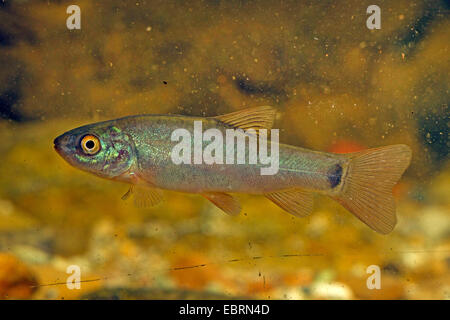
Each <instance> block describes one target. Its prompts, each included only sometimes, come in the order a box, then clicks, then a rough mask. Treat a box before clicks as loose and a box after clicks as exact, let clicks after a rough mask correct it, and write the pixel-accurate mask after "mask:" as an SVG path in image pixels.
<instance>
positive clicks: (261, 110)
mask: <svg viewBox="0 0 450 320" xmlns="http://www.w3.org/2000/svg"><path fill="white" fill-rule="evenodd" d="M275 115H276V110H275V109H274V108H272V107H270V106H262V107H255V108H248V109H244V110H240V111H236V112H232V113H228V114H223V115H220V116H216V117H215V118H216V119H217V120H219V121H222V122H223V123H226V124H228V125H230V126H232V127H235V128H240V129H243V130H247V129H254V130H256V131H258V130H259V129H267V130H270V129H271V128H272V125H273V122H274V120H275Z"/></svg>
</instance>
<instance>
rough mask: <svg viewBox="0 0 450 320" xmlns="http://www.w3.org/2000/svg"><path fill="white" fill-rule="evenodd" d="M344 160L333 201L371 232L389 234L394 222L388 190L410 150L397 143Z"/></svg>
mask: <svg viewBox="0 0 450 320" xmlns="http://www.w3.org/2000/svg"><path fill="white" fill-rule="evenodd" d="M348 157H349V158H350V163H349V166H348V170H347V174H346V177H345V179H344V182H343V187H342V191H341V192H340V193H339V194H338V195H336V196H333V198H334V199H335V200H337V201H338V202H339V203H340V204H342V205H343V206H344V207H345V208H346V209H348V210H349V211H350V212H351V213H353V214H354V215H355V216H356V217H358V218H359V219H360V220H361V221H362V222H364V223H365V224H367V225H368V226H369V227H370V228H372V229H373V230H375V231H377V232H379V233H383V234H387V233H389V232H391V231H392V230H393V229H394V226H395V224H396V223H397V217H396V215H395V201H394V197H393V195H392V188H393V187H394V185H395V184H396V183H397V182H398V180H399V179H400V177H401V176H402V174H403V172H404V171H405V170H406V168H407V167H408V166H409V163H410V161H411V149H410V148H409V147H408V146H406V145H403V144H398V145H392V146H386V147H381V148H376V149H369V150H364V151H361V152H355V153H350V154H348Z"/></svg>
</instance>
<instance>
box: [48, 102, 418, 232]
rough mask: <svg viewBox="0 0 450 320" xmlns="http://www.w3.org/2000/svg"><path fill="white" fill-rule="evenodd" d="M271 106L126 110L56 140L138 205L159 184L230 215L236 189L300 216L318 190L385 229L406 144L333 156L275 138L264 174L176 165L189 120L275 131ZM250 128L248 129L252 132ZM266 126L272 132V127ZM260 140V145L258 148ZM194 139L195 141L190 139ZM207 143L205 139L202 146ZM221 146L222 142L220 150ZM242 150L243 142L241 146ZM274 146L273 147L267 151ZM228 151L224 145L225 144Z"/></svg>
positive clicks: (72, 160)
mask: <svg viewBox="0 0 450 320" xmlns="http://www.w3.org/2000/svg"><path fill="white" fill-rule="evenodd" d="M275 116H276V109H275V108H273V107H271V106H260V107H252V108H247V109H243V110H239V111H235V112H232V113H228V114H222V115H218V116H213V117H195V116H183V115H156V114H143V115H132V116H127V117H123V118H119V119H114V120H109V121H103V122H97V123H92V124H88V125H85V126H81V127H78V128H75V129H73V130H70V131H68V132H65V133H63V134H62V135H60V136H58V137H57V138H55V140H54V148H55V150H56V152H57V153H58V154H59V155H60V156H61V157H62V158H63V159H64V160H65V161H66V162H68V163H69V164H70V165H72V166H74V167H76V168H78V169H81V170H83V171H86V172H89V173H92V174H94V175H96V176H99V177H101V178H106V179H110V180H114V181H120V182H125V183H127V184H129V189H128V191H127V192H126V193H125V194H124V195H123V197H122V199H127V198H129V197H130V196H133V197H134V202H135V204H136V205H138V206H153V205H156V204H158V203H160V202H161V201H162V200H163V199H164V196H163V190H173V191H179V192H186V193H194V194H200V195H202V196H203V197H205V198H206V199H208V200H209V201H210V202H211V203H213V204H214V205H215V206H217V207H218V208H220V209H221V210H222V211H224V212H225V213H227V214H229V215H237V214H239V213H240V212H241V204H240V202H239V201H238V200H237V198H236V196H235V195H234V194H235V193H246V194H259V195H263V196H265V197H266V198H267V199H269V200H270V201H272V202H273V203H274V204H276V205H277V206H279V207H280V208H282V209H283V210H284V211H286V212H288V213H290V214H292V215H294V216H297V217H305V216H308V215H309V214H310V213H311V212H312V211H313V196H314V194H315V193H319V194H324V195H326V196H328V197H330V198H332V199H334V200H335V201H337V202H338V203H340V204H341V205H342V206H343V207H344V208H346V209H347V210H348V211H350V212H351V213H352V214H353V215H354V216H356V217H357V218H358V219H359V220H361V221H362V222H364V223H365V224H366V225H367V226H369V227H370V228H371V229H373V230H375V231H376V232H378V233H381V234H388V233H390V232H391V231H392V230H393V229H394V227H395V225H396V223H397V218H396V205H395V199H394V196H393V194H392V189H393V187H394V186H395V185H396V184H397V182H398V181H399V179H400V178H401V176H402V175H403V173H404V171H405V170H406V169H407V168H408V166H409V164H410V161H411V157H412V151H411V149H410V148H409V147H408V146H407V145H404V144H396V145H389V146H383V147H377V148H372V149H367V150H362V151H358V152H351V153H346V154H336V153H329V152H321V151H313V150H309V149H305V148H301V147H297V146H292V145H287V144H282V143H278V142H277V141H276V142H272V140H270V141H269V139H268V138H267V145H268V147H267V148H269V146H270V147H272V146H274V144H275V143H276V144H277V148H278V149H276V150H277V151H278V170H277V172H276V173H275V174H271V175H263V174H261V171H260V170H261V168H263V167H267V165H264V164H262V163H260V162H257V163H249V162H246V163H241V164H229V163H219V162H218V163H204V162H203V163H178V164H177V163H174V161H173V150H174V148H175V146H176V145H177V143H179V141H174V139H173V132H174V131H175V130H176V129H178V128H184V129H185V130H187V132H190V133H194V134H193V135H191V138H190V139H194V135H195V132H194V131H195V123H200V124H201V125H202V128H203V129H205V130H208V129H215V130H218V132H220V133H222V134H223V135H224V136H225V135H226V131H227V130H230V129H235V130H238V131H244V130H246V131H245V134H246V135H248V137H251V136H256V137H258V136H259V137H262V136H263V135H262V133H263V132H265V130H266V131H267V130H273V129H272V126H273V123H274V120H275ZM252 130H253V131H252ZM270 132H272V131H270ZM261 141H263V142H264V140H261V139H260V140H258V142H259V144H258V148H261ZM189 143H190V144H191V145H194V141H190V142H189ZM206 145H208V143H207V142H205V141H204V142H203V145H202V147H205V146H206ZM226 147H227V146H224V148H226ZM245 148H246V149H245V152H246V156H248V154H249V148H250V147H249V145H246V146H245ZM270 150H272V149H270ZM224 152H226V150H224Z"/></svg>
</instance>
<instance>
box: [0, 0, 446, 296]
mask: <svg viewBox="0 0 450 320" xmlns="http://www.w3.org/2000/svg"><path fill="white" fill-rule="evenodd" d="M375 2H376V3H375ZM72 4H76V5H78V6H79V7H80V8H81V29H80V30H68V28H67V27H66V19H67V18H68V17H69V14H67V13H66V9H67V7H68V6H69V5H72ZM372 4H376V5H378V6H379V7H380V8H381V29H374V30H369V29H368V28H367V27H366V20H367V18H368V17H369V14H367V13H366V9H367V7H368V6H369V5H372ZM449 8H450V7H449V2H448V1H410V0H408V1H406V0H400V1H380V0H378V1H356V0H350V1H320V2H319V1H243V0H242V1H220V0H205V1H173V0H171V1H156V0H155V1H140V0H135V1H102V2H100V1H87V0H77V1H24V0H21V1H2V2H0V136H1V142H0V163H1V164H0V299H8V298H19V299H80V298H81V299H85V298H88V299H95V298H107V299H108V298H121V299H166V298H171V299H177V298H178V299H195V298H201V299H209V298H213V299H221V298H226V299H233V298H258V299H449V298H450V291H449V290H450V162H449V158H448V149H449V142H448V128H449V109H448V102H449V100H450V99H449V97H450V96H449V71H450V59H449V43H450V42H449V39H450V19H449ZM259 105H271V106H274V107H275V108H276V109H277V111H278V115H277V120H276V123H275V126H274V127H275V128H279V129H280V141H281V142H283V143H287V144H291V145H296V146H301V147H305V148H309V149H313V150H319V151H329V152H351V151H358V150H361V149H365V148H371V147H378V146H384V145H389V144H397V143H403V144H407V145H409V146H410V147H411V148H412V150H413V160H412V163H411V166H410V167H409V168H408V169H407V171H406V173H405V174H404V176H403V178H402V179H401V181H400V183H399V184H398V185H397V186H396V187H395V189H394V194H395V197H396V201H397V218H398V223H397V226H396V228H395V229H394V231H393V232H392V233H390V234H388V235H380V234H377V233H376V232H374V231H372V230H371V229H369V228H368V227H367V226H366V225H364V224H363V223H361V222H360V221H359V220H357V219H356V218H355V217H354V216H353V215H351V214H350V213H349V212H348V211H346V210H345V209H344V208H343V207H341V206H340V205H339V204H337V203H336V202H334V201H333V200H330V199H328V198H326V197H324V196H316V197H315V206H314V212H313V213H312V214H311V215H310V216H309V217H306V218H303V219H299V218H295V217H293V216H291V215H289V214H287V213H286V212H283V211H282V210H281V209H279V208H278V207H276V206H275V205H274V204H272V203H271V202H270V201H269V200H267V199H265V198H264V197H262V196H248V195H239V198H240V199H241V202H242V207H243V212H242V213H241V215H239V216H237V217H230V216H227V215H225V214H224V213H223V212H221V211H220V210H219V209H217V208H216V207H215V206H213V205H212V204H210V203H209V202H208V201H207V200H205V199H204V198H202V197H200V196H197V195H188V194H181V193H176V192H169V191H165V198H166V201H165V202H164V203H163V204H161V205H158V206H156V207H152V208H145V209H143V208H136V207H135V206H134V205H133V202H132V201H122V200H121V196H122V195H123V194H124V193H125V192H126V191H127V189H128V187H127V186H126V185H125V184H121V183H117V182H112V181H107V180H102V179H99V178H97V177H95V176H92V175H90V174H88V173H84V172H82V171H80V170H77V169H75V168H73V167H71V166H69V165H68V164H67V163H65V162H64V161H63V160H62V159H61V158H60V157H59V156H58V155H57V153H56V152H55V151H54V150H53V139H54V138H55V137H56V136H58V135H59V134H61V133H63V132H65V131H68V130H70V129H72V128H75V127H77V126H80V125H83V124H87V123H91V122H96V121H101V120H107V119H113V118H117V117H122V116H126V115H133V114H143V113H159V114H169V113H170V114H183V115H200V116H214V115H218V114H223V113H228V112H232V111H236V110H240V109H244V108H247V107H254V106H259ZM71 265H76V266H79V267H80V268H81V279H82V281H86V282H82V283H81V289H79V290H78V289H74V290H70V289H68V288H67V286H66V285H65V283H66V279H67V277H68V276H69V274H68V273H67V272H66V271H67V268H68V266H71ZM372 265H375V266H379V267H380V270H381V288H380V289H373V290H370V289H368V287H367V279H368V277H369V276H370V275H371V274H370V273H367V268H368V267H369V266H372Z"/></svg>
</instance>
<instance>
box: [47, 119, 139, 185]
mask: <svg viewBox="0 0 450 320" xmlns="http://www.w3.org/2000/svg"><path fill="white" fill-rule="evenodd" d="M53 143H54V148H55V150H56V152H57V153H58V154H59V155H60V156H61V157H62V158H63V159H64V160H66V161H67V162H68V163H69V164H71V165H72V166H74V167H76V168H78V169H81V170H83V171H87V172H90V173H93V174H95V175H97V176H100V177H103V178H108V179H119V180H126V179H125V178H124V179H121V177H125V176H128V175H129V172H130V170H131V168H132V167H133V164H134V160H135V156H134V155H135V151H134V150H135V148H134V143H133V141H132V139H131V137H130V136H129V135H128V134H126V133H124V132H123V131H122V130H121V129H120V128H118V127H117V126H115V125H114V124H111V123H100V124H92V125H87V126H83V127H79V128H76V129H73V130H70V131H68V132H66V133H63V134H62V135H60V136H58V137H57V138H56V139H55V140H54V141H53Z"/></svg>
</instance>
